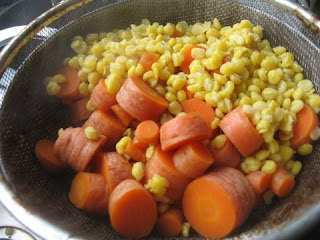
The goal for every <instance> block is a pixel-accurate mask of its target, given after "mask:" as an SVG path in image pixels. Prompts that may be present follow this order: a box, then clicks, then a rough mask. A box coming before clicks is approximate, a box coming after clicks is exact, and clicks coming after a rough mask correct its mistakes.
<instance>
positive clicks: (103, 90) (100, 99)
mask: <svg viewBox="0 0 320 240" xmlns="http://www.w3.org/2000/svg"><path fill="white" fill-rule="evenodd" d="M90 101H91V102H92V104H93V105H94V106H95V108H96V109H100V110H101V111H105V112H106V111H108V110H110V108H111V106H112V105H115V104H116V103H117V100H116V94H111V93H109V92H108V90H107V86H106V85H105V80H104V79H101V80H100V82H99V83H98V84H97V85H96V86H95V87H94V89H93V91H92V93H91V96H90Z"/></svg>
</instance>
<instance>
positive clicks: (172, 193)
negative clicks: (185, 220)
mask: <svg viewBox="0 0 320 240" xmlns="http://www.w3.org/2000/svg"><path fill="white" fill-rule="evenodd" d="M154 174H158V175H160V176H161V177H164V178H165V179H167V180H168V182H169V186H168V188H167V190H166V194H165V195H166V196H167V197H168V198H169V199H170V200H172V201H175V200H178V199H179V198H180V197H181V196H182V194H183V191H184V189H185V188H186V186H187V185H188V183H189V182H190V180H191V179H190V178H188V177H186V176H184V175H183V174H182V173H180V172H179V171H178V170H177V169H176V168H175V166H174V164H173V161H172V156H171V154H170V153H168V152H164V151H162V150H161V148H160V146H158V147H157V148H156V149H155V151H154V153H153V155H152V157H151V159H150V160H149V161H147V163H146V165H145V178H144V182H145V183H148V181H149V180H150V179H152V178H153V175H154Z"/></svg>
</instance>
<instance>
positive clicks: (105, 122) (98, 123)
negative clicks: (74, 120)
mask: <svg viewBox="0 0 320 240" xmlns="http://www.w3.org/2000/svg"><path fill="white" fill-rule="evenodd" d="M88 126H92V127H94V128H95V129H96V130H97V131H98V132H99V133H100V134H101V135H104V136H106V137H107V139H108V140H107V143H106V146H107V147H111V146H113V145H114V144H115V143H117V142H118V141H119V139H120V138H121V137H122V134H123V133H124V131H125V130H126V127H125V126H124V125H123V124H122V123H121V122H119V120H117V119H116V118H115V117H113V116H112V115H111V114H109V113H104V112H102V111H100V110H96V111H94V112H93V113H92V114H91V116H90V117H89V119H88V120H87V121H86V122H85V123H84V125H83V128H86V127H88Z"/></svg>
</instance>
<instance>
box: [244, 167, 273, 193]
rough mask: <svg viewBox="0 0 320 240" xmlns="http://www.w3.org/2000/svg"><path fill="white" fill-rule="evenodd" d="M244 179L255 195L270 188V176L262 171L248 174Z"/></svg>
mask: <svg viewBox="0 0 320 240" xmlns="http://www.w3.org/2000/svg"><path fill="white" fill-rule="evenodd" d="M246 178H247V179H248V180H249V182H250V184H251V186H252V188H253V190H254V191H255V192H256V193H263V192H264V191H266V190H267V189H268V187H269V186H270V184H271V179H272V175H271V174H268V173H265V172H262V171H254V172H251V173H249V174H248V175H247V176H246Z"/></svg>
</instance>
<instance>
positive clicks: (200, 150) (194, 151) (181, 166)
mask: <svg viewBox="0 0 320 240" xmlns="http://www.w3.org/2000/svg"><path fill="white" fill-rule="evenodd" d="M173 163H174V166H175V167H176V169H177V170H178V171H179V172H181V173H182V174H184V175H185V176H187V177H189V178H197V177H199V176H200V175H202V174H203V173H204V172H205V171H206V170H207V169H208V167H209V166H210V165H211V164H212V163H213V158H212V155H211V153H210V151H209V150H208V149H207V148H206V147H205V146H203V145H202V144H201V143H198V142H192V143H188V144H186V145H184V146H182V147H180V148H179V149H178V150H177V151H176V152H175V153H174V154H173Z"/></svg>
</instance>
